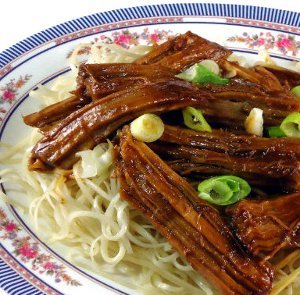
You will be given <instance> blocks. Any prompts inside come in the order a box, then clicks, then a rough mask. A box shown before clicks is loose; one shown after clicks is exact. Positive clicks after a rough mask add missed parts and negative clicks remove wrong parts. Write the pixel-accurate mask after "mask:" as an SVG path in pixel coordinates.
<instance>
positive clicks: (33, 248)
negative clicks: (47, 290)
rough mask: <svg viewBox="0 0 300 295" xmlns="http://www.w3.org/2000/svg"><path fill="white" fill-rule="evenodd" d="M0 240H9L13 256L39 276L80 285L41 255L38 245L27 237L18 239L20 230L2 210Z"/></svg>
mask: <svg viewBox="0 0 300 295" xmlns="http://www.w3.org/2000/svg"><path fill="white" fill-rule="evenodd" d="M1 232H3V234H2V235H1V236H0V239H3V240H11V242H12V246H13V248H14V251H13V252H14V254H15V255H16V256H17V257H19V258H20V260H21V261H22V262H24V263H30V264H31V269H32V270H34V271H38V272H39V273H40V274H44V273H45V274H47V275H49V276H52V277H53V278H54V280H55V282H56V283H60V282H64V283H66V284H67V285H72V286H80V285H81V283H80V282H78V281H77V280H74V279H72V278H71V277H70V276H69V275H68V274H67V273H66V270H65V267H64V265H62V264H58V263H57V262H55V261H53V257H52V256H51V255H48V254H44V253H41V250H40V248H39V245H38V243H36V242H34V241H32V240H31V238H30V237H29V236H25V237H20V232H21V228H20V227H19V226H18V225H17V224H16V223H14V222H13V221H12V220H9V219H8V218H7V215H6V214H5V212H4V210H3V209H1V208H0V233H1Z"/></svg>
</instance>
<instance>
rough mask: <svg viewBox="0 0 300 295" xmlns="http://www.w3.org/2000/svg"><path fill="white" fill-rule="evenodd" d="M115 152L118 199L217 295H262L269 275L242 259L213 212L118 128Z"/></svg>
mask: <svg viewBox="0 0 300 295" xmlns="http://www.w3.org/2000/svg"><path fill="white" fill-rule="evenodd" d="M119 149H120V150H117V153H118V156H117V157H118V159H117V174H118V177H119V179H120V181H121V197H122V198H123V199H124V200H126V201H128V203H129V204H130V205H131V206H132V207H134V208H136V209H137V210H139V211H140V212H141V213H143V214H144V215H145V217H147V218H148V220H149V221H150V222H151V223H152V224H153V225H154V226H155V227H156V229H157V230H158V231H159V232H160V233H161V234H162V235H163V236H164V237H165V238H166V239H167V240H168V241H169V242H170V244H171V245H172V246H173V248H174V249H175V250H177V251H178V252H179V253H180V254H181V255H182V256H183V257H185V258H186V260H187V261H188V262H189V263H190V264H191V265H192V266H193V268H194V269H195V270H196V271H198V272H199V273H200V274H201V275H203V276H204V277H205V278H206V279H207V281H208V282H210V283H211V284H212V285H213V286H214V287H215V288H217V289H218V290H219V291H220V293H221V294H232V295H233V294H235V295H237V294H240V295H245V294H266V293H267V292H268V291H269V290H270V288H271V286H272V281H273V271H272V268H271V267H270V265H269V264H268V263H266V262H259V261H258V260H256V259H253V258H251V257H250V256H248V255H247V254H246V253H245V252H244V251H243V250H242V249H241V247H240V245H239V244H238V243H237V241H236V239H235V237H234V236H233V235H232V233H231V231H230V229H229V228H228V226H227V225H226V223H225V222H224V220H223V219H222V217H221V215H220V213H219V212H218V210H217V209H215V208H214V207H212V206H210V205H209V204H208V203H207V202H205V201H204V200H202V199H200V198H199V197H198V195H197V193H196V191H195V190H194V189H193V188H192V187H191V186H190V185H189V184H188V183H187V182H186V181H185V180H184V179H183V178H181V177H180V176H179V175H178V174H176V173H175V172H174V171H173V170H172V169H171V168H169V167H168V165H167V164H166V163H165V162H164V161H162V160H161V159H160V158H159V157H158V156H157V155H156V154H155V153H154V152H153V151H151V149H150V148H149V147H148V146H147V145H146V144H144V143H142V142H139V141H137V140H135V139H133V138H132V136H131V134H130V132H129V128H124V129H123V132H122V134H121V138H120V148H119Z"/></svg>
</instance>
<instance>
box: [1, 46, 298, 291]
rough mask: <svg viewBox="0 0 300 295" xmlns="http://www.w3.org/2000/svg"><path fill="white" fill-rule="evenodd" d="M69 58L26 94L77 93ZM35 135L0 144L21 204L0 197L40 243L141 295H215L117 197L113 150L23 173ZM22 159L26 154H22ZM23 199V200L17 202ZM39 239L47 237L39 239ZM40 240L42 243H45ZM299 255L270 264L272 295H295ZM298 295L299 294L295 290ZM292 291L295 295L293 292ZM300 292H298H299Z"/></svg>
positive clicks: (123, 54) (113, 56)
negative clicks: (22, 215) (66, 67)
mask: <svg viewBox="0 0 300 295" xmlns="http://www.w3.org/2000/svg"><path fill="white" fill-rule="evenodd" d="M83 46H91V45H90V44H83V45H80V46H79V47H78V48H76V49H75V50H74V52H73V54H72V55H71V57H70V63H71V68H72V72H71V73H68V74H67V75H64V76H61V77H59V78H57V79H56V80H55V82H54V83H53V85H52V86H51V87H49V88H46V87H45V86H42V85H41V86H40V87H39V88H38V89H37V90H35V91H32V92H31V93H30V96H31V97H34V98H36V99H39V100H40V103H42V104H43V105H44V106H46V105H49V104H52V103H54V102H57V101H60V100H62V99H65V98H67V97H68V96H69V91H71V90H73V89H75V87H76V74H77V70H78V65H79V62H80V61H79V60H78V59H77V52H78V51H79V50H80V49H82V47H83ZM148 50H149V47H147V46H137V47H134V48H132V49H128V50H127V49H123V48H121V47H119V46H117V45H112V44H110V45H107V44H94V45H93V46H91V54H90V55H89V59H88V61H87V62H89V63H108V62H132V61H133V60H135V59H136V58H138V57H140V56H141V55H143V54H145V53H146V52H147V51H148ZM39 137H40V135H39V133H38V131H37V130H34V131H33V132H32V134H31V135H30V136H28V137H27V138H25V139H23V140H22V141H21V142H20V143H19V144H17V145H14V146H10V145H7V144H4V143H1V156H0V163H1V165H2V166H3V167H5V168H4V169H3V170H1V171H0V176H1V182H10V183H14V184H15V183H18V184H19V190H20V191H21V192H22V193H23V194H25V195H26V198H24V197H23V198H22V200H23V203H22V204H21V202H20V201H17V200H14V199H12V198H11V196H10V193H9V191H8V195H9V197H8V196H5V195H4V194H3V193H2V198H3V199H4V200H6V201H8V202H10V203H12V204H13V205H16V206H18V208H23V210H24V211H25V212H26V214H28V215H29V216H30V219H31V220H32V222H33V224H34V226H35V229H36V231H37V232H38V233H43V239H44V240H45V242H47V243H61V244H63V245H66V246H68V249H69V250H68V254H67V257H66V258H67V259H68V260H69V261H70V262H72V263H74V264H76V265H78V266H81V267H83V268H86V269H88V270H91V271H93V272H95V273H98V274H101V275H103V276H105V277H107V278H110V279H112V280H117V281H118V282H119V283H121V284H123V285H126V286H128V287H131V288H133V289H135V290H137V291H139V292H140V293H143V294H150V293H152V294H180V295H184V294H189V295H190V294H214V291H213V289H212V288H211V286H210V285H209V284H208V283H207V282H206V281H205V280H204V279H203V278H202V277H201V275H199V274H198V273H197V272H196V271H194V270H193V269H192V267H191V266H190V265H189V264H188V263H187V262H186V261H185V260H183V259H182V258H180V256H179V255H178V254H177V253H176V252H175V251H174V250H173V249H172V248H171V246H170V245H169V244H168V243H167V242H166V240H165V239H164V238H163V237H162V236H161V235H160V234H158V233H157V231H156V230H155V229H154V228H153V226H152V225H150V224H149V222H147V220H145V219H144V218H143V216H141V214H140V213H139V212H137V211H135V210H133V209H131V208H129V206H128V204H127V203H126V202H125V201H122V200H121V199H120V194H119V183H118V181H117V179H116V178H113V177H111V172H112V166H113V158H112V144H111V143H110V142H109V141H108V142H107V143H102V144H100V145H98V146H97V147H95V148H94V149H93V150H88V151H83V152H80V153H78V154H77V156H78V157H79V159H80V160H79V161H78V162H77V163H76V164H75V165H74V167H73V170H72V171H65V170H59V169H56V170H55V171H53V172H51V173H48V174H46V173H39V172H30V171H28V168H27V161H28V160H27V159H28V156H29V153H30V150H31V148H32V147H33V146H34V144H35V142H36V141H37V140H38V139H39ZM24 155H26V156H24ZM24 200H25V202H24ZM45 233H46V234H47V235H46V236H45ZM44 236H45V237H44ZM299 260H300V250H297V251H294V252H292V253H290V254H286V255H283V256H282V258H277V261H276V262H275V264H276V266H275V267H276V271H277V273H276V275H277V279H276V281H275V283H274V288H273V291H272V293H271V294H273V295H274V294H279V293H280V294H283V293H281V292H282V290H284V293H285V294H296V293H297V291H296V289H298V288H299V285H300V276H299V275H300V267H298V264H299ZM298 290H299V289H298ZM293 292H294V293H293ZM298 294H299V293H298Z"/></svg>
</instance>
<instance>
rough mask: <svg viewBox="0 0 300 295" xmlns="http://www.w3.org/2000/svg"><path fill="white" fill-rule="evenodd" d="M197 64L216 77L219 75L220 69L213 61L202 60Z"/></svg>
mask: <svg viewBox="0 0 300 295" xmlns="http://www.w3.org/2000/svg"><path fill="white" fill-rule="evenodd" d="M199 64H200V65H202V66H204V67H206V68H207V69H208V70H210V71H211V72H213V73H214V74H216V75H219V74H220V67H219V65H218V64H217V63H216V62H215V61H214V60H211V59H205V60H202V61H201V62H200V63H199Z"/></svg>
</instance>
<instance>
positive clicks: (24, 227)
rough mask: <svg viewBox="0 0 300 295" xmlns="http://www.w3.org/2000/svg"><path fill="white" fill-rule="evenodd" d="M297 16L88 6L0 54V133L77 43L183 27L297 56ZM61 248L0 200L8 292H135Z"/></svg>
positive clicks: (10, 138) (2, 281)
mask: <svg viewBox="0 0 300 295" xmlns="http://www.w3.org/2000/svg"><path fill="white" fill-rule="evenodd" d="M299 24H300V14H299V13H295V12H288V11H281V10H275V9H268V8H259V7H250V6H237V5H225V4H224V5H221V4H173V5H159V6H145V7H137V8H128V9H122V10H115V11H110V12H105V13H100V14H94V15H91V16H87V17H84V18H80V19H77V20H73V21H70V22H68V23H64V24H61V25H58V26H56V27H53V28H50V29H48V30H46V31H44V32H41V33H38V34H36V35H34V36H31V37H29V38H28V39H26V40H24V41H21V42H20V43H18V44H16V45H14V46H13V47H11V48H9V49H8V50H6V51H4V52H2V53H1V54H0V67H1V68H0V122H1V123H2V124H1V129H0V140H1V141H4V142H9V143H15V142H17V141H18V140H19V139H20V138H21V137H23V136H24V135H25V134H26V133H27V132H29V128H27V127H26V126H25V125H24V124H23V122H22V117H21V115H22V114H27V113H30V112H31V111H33V110H36V108H37V106H36V105H34V104H33V102H32V101H30V100H29V99H28V93H29V91H30V90H32V89H34V88H35V87H36V85H38V84H46V83H50V82H51V80H53V79H54V78H55V77H57V76H58V75H60V74H62V73H64V72H66V71H68V70H69V68H68V62H67V57H68V55H69V53H70V52H71V51H72V49H74V47H75V46H76V45H77V44H79V43H83V42H84V43H88V42H94V41H95V40H102V41H105V42H112V43H117V44H119V45H122V46H124V47H128V46H135V45H137V44H151V43H153V41H164V40H166V39H167V38H168V37H169V36H171V35H175V34H178V33H184V32H186V31H187V30H191V31H192V32H194V33H197V34H199V35H201V36H203V37H205V38H207V39H210V40H213V41H216V42H218V43H220V44H222V45H225V46H227V47H229V48H231V49H232V50H234V51H238V52H241V53H243V54H245V55H246V56H247V58H249V59H253V58H255V55H256V54H257V52H258V50H260V49H267V50H268V52H269V53H271V55H272V56H273V57H275V58H276V59H277V60H279V61H280V62H281V63H283V64H285V63H287V61H290V60H294V59H296V58H297V57H298V58H299V56H300V38H299V33H300V29H299ZM85 53H87V52H79V54H85ZM2 189H3V190H4V191H5V189H7V187H6V186H5V185H3V186H2ZM64 256H65V253H64V250H62V249H61V248H60V247H59V246H58V245H52V246H51V247H49V246H48V245H45V244H44V243H43V242H41V240H40V239H39V237H38V236H37V235H36V234H35V232H34V230H33V227H32V225H31V224H30V222H29V220H28V219H27V218H26V216H23V215H22V214H21V213H20V212H18V211H17V210H16V209H15V208H14V207H12V206H8V205H7V204H5V203H3V202H2V201H0V287H2V288H3V289H4V290H6V292H8V294H27V293H28V294H41V293H46V294H72V295H75V294H84V292H89V294H95V293H97V294H110V293H120V294H132V293H135V292H134V291H133V290H129V289H127V288H125V287H124V286H121V285H119V284H117V283H116V282H112V281H109V280H107V279H105V278H103V277H100V276H97V275H95V274H92V273H89V272H87V271H85V270H82V269H79V268H78V267H76V266H74V265H72V264H70V263H68V262H67V261H66V260H65V259H64Z"/></svg>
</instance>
